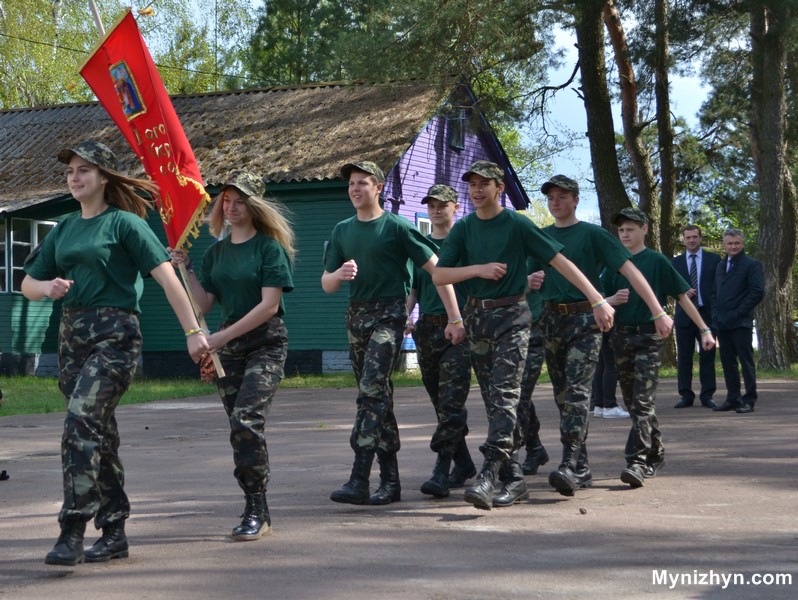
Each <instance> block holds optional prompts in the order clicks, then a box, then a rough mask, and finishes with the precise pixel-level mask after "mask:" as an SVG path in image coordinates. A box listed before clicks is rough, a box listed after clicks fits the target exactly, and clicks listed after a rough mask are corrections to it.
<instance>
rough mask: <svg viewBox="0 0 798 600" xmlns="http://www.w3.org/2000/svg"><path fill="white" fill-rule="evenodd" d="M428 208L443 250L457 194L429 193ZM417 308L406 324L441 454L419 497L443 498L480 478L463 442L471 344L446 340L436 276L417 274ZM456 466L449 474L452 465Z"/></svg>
mask: <svg viewBox="0 0 798 600" xmlns="http://www.w3.org/2000/svg"><path fill="white" fill-rule="evenodd" d="M421 204H426V205H427V210H428V212H429V219H430V222H431V223H432V232H431V233H430V234H429V235H428V236H427V239H428V240H429V241H430V242H432V243H433V244H435V246H436V247H437V248H438V251H440V247H441V246H442V245H443V242H444V240H445V239H446V236H447V235H449V231H451V229H452V226H453V225H454V215H455V213H456V212H457V210H458V209H459V208H460V205H459V204H458V202H457V192H456V191H455V190H454V189H453V188H451V187H449V186H448V185H443V184H437V185H433V186H432V187H431V188H429V191H428V192H427V195H426V196H424V198H423V199H422V200H421ZM455 293H456V294H457V305H458V306H459V307H460V308H461V309H462V307H463V305H464V303H465V296H464V295H463V294H462V293H461V292H460V290H459V289H457V288H455ZM416 303H418V306H419V313H420V314H419V319H418V321H417V322H416V323H415V324H413V322H412V321H408V323H407V329H406V331H410V332H412V334H413V340H414V341H415V343H416V350H417V352H418V366H419V368H420V369H421V380H422V381H423V382H424V388H425V389H426V390H427V393H428V394H429V398H430V401H431V402H432V406H433V407H434V408H435V414H436V416H437V419H438V425H437V427H436V428H435V433H433V434H432V440H431V441H430V448H431V449H432V451H433V452H435V453H436V454H437V455H438V459H437V461H436V462H435V468H434V469H433V472H432V477H430V479H428V480H427V481H425V482H424V483H423V484H422V485H421V493H423V494H429V495H431V496H435V497H436V498H445V497H447V496H448V495H449V488H450V487H462V486H463V485H464V484H465V480H467V479H469V478H471V477H473V476H474V475H476V474H477V470H476V467H475V466H474V461H473V460H472V459H471V453H470V452H469V451H468V445H467V444H466V441H465V437H466V435H468V425H467V421H468V411H467V410H466V407H465V403H466V398H468V390H469V387H470V385H471V358H470V356H469V352H468V344H452V342H451V341H450V340H449V339H447V338H446V325H447V324H448V318H447V316H446V309H445V307H444V306H443V302H441V298H440V295H439V294H438V290H437V288H436V287H435V285H434V284H433V283H432V277H431V276H430V274H429V273H427V272H426V271H425V270H424V269H419V268H416V269H415V271H414V273H413V288H412V289H411V290H410V295H409V296H408V297H407V314H408V315H409V314H410V313H411V312H412V311H413V308H414V307H415V305H416ZM453 460H454V463H455V467H454V469H453V470H452V473H451V474H450V473H449V469H450V468H451V465H452V461H453Z"/></svg>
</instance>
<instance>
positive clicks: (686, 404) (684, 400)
mask: <svg viewBox="0 0 798 600" xmlns="http://www.w3.org/2000/svg"><path fill="white" fill-rule="evenodd" d="M692 405H693V401H692V400H688V399H687V398H682V399H681V400H679V401H678V402H677V403H676V405H675V406H674V407H673V408H688V407H690V406H692Z"/></svg>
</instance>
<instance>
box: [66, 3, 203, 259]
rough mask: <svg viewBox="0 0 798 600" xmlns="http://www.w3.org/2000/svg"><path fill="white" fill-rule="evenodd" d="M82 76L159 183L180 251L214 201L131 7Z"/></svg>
mask: <svg viewBox="0 0 798 600" xmlns="http://www.w3.org/2000/svg"><path fill="white" fill-rule="evenodd" d="M80 74H81V75H82V76H83V78H84V79H85V80H86V83H88V84H89V87H90V88H91V89H92V91H94V93H95V95H96V96H97V99H98V100H99V101H100V104H102V106H103V107H104V108H105V110H107V111H108V114H109V115H110V116H111V118H112V119H113V121H114V123H116V125H117V127H119V130H120V131H121V132H122V135H124V136H125V138H126V139H127V141H128V143H129V144H130V146H131V148H133V151H134V152H135V153H136V155H137V156H138V157H139V160H141V162H142V164H143V165H144V171H145V172H146V173H147V175H149V176H150V177H151V178H152V179H153V180H154V181H155V182H156V183H157V184H158V186H159V189H160V198H156V204H157V205H158V210H159V212H160V215H161V220H162V221H163V225H164V229H165V230H166V237H167V239H168V240H169V245H170V246H172V247H173V248H181V247H182V246H183V245H184V244H185V243H186V242H187V241H188V236H189V235H191V236H192V237H197V236H198V235H199V225H200V223H201V221H202V219H203V218H204V216H205V212H206V210H207V208H208V204H209V203H210V201H211V199H210V196H208V193H207V192H206V191H205V187H204V184H203V182H202V177H201V175H200V172H199V167H198V165H197V159H196V158H195V157H194V152H193V150H192V149H191V146H190V145H189V143H188V138H186V134H185V132H184V131H183V126H182V125H181V124H180V120H179V119H178V118H177V113H175V109H174V106H172V101H171V100H170V99H169V94H168V93H167V91H166V87H165V86H164V84H163V81H162V80H161V76H160V74H159V73H158V69H157V68H156V67H155V63H154V62H153V60H152V56H150V52H149V50H147V46H146V45H145V43H144V38H143V37H142V35H141V32H140V31H139V28H138V26H137V25H136V20H135V19H134V18H133V13H132V12H130V10H129V9H128V11H127V12H126V13H125V14H124V15H123V16H122V17H121V18H120V19H119V20H118V21H117V23H116V25H114V27H112V28H111V30H110V31H109V32H108V34H107V35H106V36H105V38H104V39H103V40H102V41H101V42H100V44H99V46H98V48H97V49H96V50H95V51H94V53H92V54H91V56H89V58H88V59H87V60H86V62H85V63H84V64H83V67H82V68H81V69H80ZM188 245H189V246H190V245H191V244H188Z"/></svg>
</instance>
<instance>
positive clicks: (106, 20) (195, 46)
mask: <svg viewBox="0 0 798 600" xmlns="http://www.w3.org/2000/svg"><path fill="white" fill-rule="evenodd" d="M97 4H98V8H99V11H100V16H101V20H102V22H103V24H104V26H105V28H106V29H110V28H111V26H112V25H113V23H114V22H115V21H116V19H117V18H118V17H120V16H121V15H122V13H123V10H124V9H125V8H126V7H127V6H129V5H130V3H129V2H126V1H121V0H107V1H105V2H98V3H97ZM0 7H2V10H0V78H1V79H2V82H3V85H2V86H0V108H19V107H32V106H44V105H51V104H60V103H65V102H86V101H90V100H92V99H93V98H94V96H93V94H92V92H91V90H90V89H89V88H88V86H87V85H86V83H85V82H84V81H83V79H82V78H81V77H80V75H79V74H78V70H79V69H80V67H81V66H82V65H83V63H84V61H85V60H86V58H88V56H89V54H90V53H91V51H92V50H93V48H94V46H95V44H96V43H98V42H99V40H100V35H99V33H98V32H97V30H96V28H95V25H94V20H93V19H92V17H91V14H90V12H89V9H88V4H87V3H85V2H71V1H70V2H65V1H63V0H61V1H59V2H57V3H53V2H52V1H51V0H2V2H0ZM55 7H57V8H55ZM154 8H155V14H154V16H151V17H150V16H137V22H138V24H139V28H140V29H141V31H142V35H143V36H144V39H145V41H146V43H147V46H148V48H149V50H150V53H151V54H152V55H153V59H154V60H155V63H156V64H157V65H158V67H159V71H160V73H161V77H162V78H163V80H164V83H165V85H166V88H167V90H169V92H170V93H196V92H205V91H212V90H218V89H225V87H229V86H231V85H232V86H234V87H236V88H240V87H242V86H243V83H244V82H245V79H244V78H243V76H241V73H240V71H241V69H242V68H243V67H242V62H241V55H242V52H243V48H244V46H245V45H246V44H247V42H248V40H249V37H250V35H251V32H252V30H253V28H254V15H253V14H252V7H251V4H250V2H249V1H248V0H226V1H225V2H218V1H215V0H159V1H158V2H157V3H155V5H154ZM134 14H135V12H134ZM228 74H233V75H236V76H237V77H232V78H231V77H230V76H229V75H228Z"/></svg>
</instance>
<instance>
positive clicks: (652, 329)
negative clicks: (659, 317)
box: [615, 322, 657, 333]
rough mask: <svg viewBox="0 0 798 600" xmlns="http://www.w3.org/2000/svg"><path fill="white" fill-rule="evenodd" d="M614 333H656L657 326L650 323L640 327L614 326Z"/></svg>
mask: <svg viewBox="0 0 798 600" xmlns="http://www.w3.org/2000/svg"><path fill="white" fill-rule="evenodd" d="M615 331H617V332H618V333H657V326H656V325H655V324H654V323H651V322H649V323H643V324H642V325H616V326H615Z"/></svg>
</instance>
